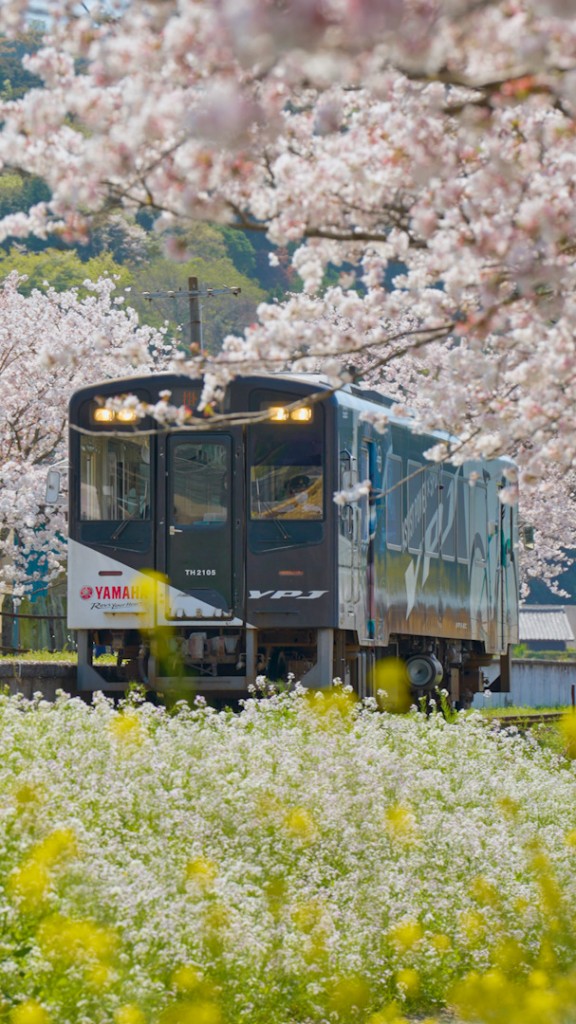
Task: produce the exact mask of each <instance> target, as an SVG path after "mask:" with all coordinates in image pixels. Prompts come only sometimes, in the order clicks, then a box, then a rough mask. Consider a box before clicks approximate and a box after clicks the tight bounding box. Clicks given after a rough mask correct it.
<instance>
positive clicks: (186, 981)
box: [172, 964, 203, 992]
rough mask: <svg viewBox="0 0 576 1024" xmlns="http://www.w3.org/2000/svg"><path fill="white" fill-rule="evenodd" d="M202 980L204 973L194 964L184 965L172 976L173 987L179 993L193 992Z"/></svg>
mask: <svg viewBox="0 0 576 1024" xmlns="http://www.w3.org/2000/svg"><path fill="white" fill-rule="evenodd" d="M202 980H203V979H202V973H201V971H200V970H199V969H198V967H196V966H195V965H194V964H182V965H181V966H180V967H177V968H176V970H175V971H174V973H173V975H172V985H173V986H174V988H175V989H176V990H177V991H178V992H193V991H194V989H197V988H198V987H199V986H200V985H201V984H202Z"/></svg>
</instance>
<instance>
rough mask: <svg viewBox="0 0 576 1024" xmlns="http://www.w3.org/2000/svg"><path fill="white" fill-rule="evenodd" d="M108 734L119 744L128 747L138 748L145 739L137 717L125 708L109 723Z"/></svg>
mask: <svg viewBox="0 0 576 1024" xmlns="http://www.w3.org/2000/svg"><path fill="white" fill-rule="evenodd" d="M110 732H111V733H112V735H113V737H114V739H115V740H118V742H119V743H120V744H125V745H127V746H130V747H134V746H140V744H141V743H142V742H143V740H144V737H145V730H144V727H143V725H142V722H141V721H140V718H139V716H138V715H137V714H136V712H135V711H133V710H132V709H131V708H125V709H124V710H123V711H122V712H121V713H119V714H117V715H116V716H115V718H113V719H112V721H111V722H110Z"/></svg>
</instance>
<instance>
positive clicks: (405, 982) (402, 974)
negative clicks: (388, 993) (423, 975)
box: [396, 967, 420, 998]
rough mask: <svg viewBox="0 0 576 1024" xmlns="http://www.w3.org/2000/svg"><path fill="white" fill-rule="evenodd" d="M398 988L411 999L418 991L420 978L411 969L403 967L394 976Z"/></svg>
mask: <svg viewBox="0 0 576 1024" xmlns="http://www.w3.org/2000/svg"><path fill="white" fill-rule="evenodd" d="M396 981H397V983H398V987H399V988H401V989H403V990H404V992H405V993H406V995H407V996H409V997H410V998H413V997H414V996H415V995H417V994H418V992H419V990H420V976H419V974H418V971H416V970H414V968H413V967H404V968H402V970H401V971H398V974H397V975H396Z"/></svg>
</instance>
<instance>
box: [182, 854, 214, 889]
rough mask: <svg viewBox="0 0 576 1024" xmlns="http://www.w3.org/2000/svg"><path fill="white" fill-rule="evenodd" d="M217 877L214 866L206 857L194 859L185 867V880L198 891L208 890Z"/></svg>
mask: <svg viewBox="0 0 576 1024" xmlns="http://www.w3.org/2000/svg"><path fill="white" fill-rule="evenodd" d="M217 875H218V868H217V866H216V864H215V863H214V861H211V860H208V858H207V857H195V858H194V859H193V860H191V861H188V864H187V865H186V878H187V879H188V881H190V882H193V883H194V885H196V886H197V887H198V888H199V889H209V888H210V887H211V886H212V884H213V882H214V879H215V878H216V877H217Z"/></svg>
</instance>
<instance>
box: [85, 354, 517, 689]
mask: <svg viewBox="0 0 576 1024" xmlns="http://www.w3.org/2000/svg"><path fill="white" fill-rule="evenodd" d="M202 387H203V382H202V381H201V380H193V379H191V378H190V377H187V376H184V375H179V374H170V373H162V374H157V375H150V376H145V377H134V378H124V379H119V380H108V381H105V382H102V383H99V384H95V385H90V386H88V387H84V388H82V389H80V390H78V391H76V392H75V394H74V395H73V396H72V398H71V402H70V411H69V423H70V456H69V465H70V507H69V559H68V602H67V605H68V626H69V628H70V629H71V630H73V631H75V633H76V639H77V648H78V689H79V690H80V691H94V690H102V691H104V692H111V693H114V692H115V691H121V690H124V689H126V687H127V685H128V683H129V682H141V683H142V684H143V685H145V686H146V688H147V690H148V691H150V692H153V693H158V694H162V693H165V692H166V691H169V690H170V689H174V688H176V689H178V691H179V692H185V693H188V692H189V693H191V694H192V693H193V694H196V695H201V696H204V697H205V698H206V699H207V700H211V699H214V700H215V701H227V700H237V699H240V698H242V697H244V696H246V694H248V693H249V692H252V691H253V688H254V686H255V685H256V684H257V682H258V681H259V679H260V678H261V677H263V678H265V679H268V680H276V681H283V682H288V683H290V682H299V683H301V684H302V685H303V686H304V687H306V688H312V689H314V688H327V687H330V686H331V685H332V684H333V681H334V680H335V679H339V680H341V681H342V683H344V684H346V685H349V686H352V687H353V689H354V690H355V691H356V692H357V693H358V694H359V696H360V697H366V696H368V695H370V693H372V692H373V688H374V682H373V680H374V667H375V665H376V664H377V663H378V662H380V661H381V660H382V659H384V658H389V657H393V658H395V659H400V661H401V662H402V663H404V664H405V666H406V672H407V674H408V678H409V680H410V685H411V688H412V692H413V694H415V695H416V696H418V695H423V694H427V693H430V692H432V690H434V689H436V688H437V687H443V688H444V687H445V688H446V690H447V691H448V693H449V694H450V698H451V700H453V701H454V702H455V703H456V704H459V706H461V705H462V706H463V705H465V704H466V702H467V701H468V702H469V701H470V700H471V695H472V694H473V693H474V692H476V691H477V690H479V689H481V687H482V668H483V666H485V665H487V664H488V663H490V662H493V661H494V659H500V666H501V673H500V679H501V687H502V689H506V688H507V683H506V680H507V678H508V676H507V665H508V656H509V650H510V646H511V645H512V644H514V643H516V642H517V639H518V604H519V597H518V595H519V585H518V562H517V533H518V529H517V510H516V508H515V507H514V506H513V505H510V504H507V503H504V502H502V501H501V500H500V496H499V495H500V491H501V489H502V488H503V487H505V486H506V482H507V481H506V473H507V471H508V470H509V469H510V467H511V463H510V462H509V461H508V460H507V459H505V458H495V459H490V460H486V461H483V460H471V461H468V462H465V463H463V464H461V465H455V464H451V463H448V462H443V463H436V462H434V461H430V460H429V459H428V458H427V457H426V453H427V451H429V450H430V449H431V448H432V447H433V446H434V445H436V444H438V443H439V441H440V440H445V439H446V438H445V436H444V435H440V434H435V433H427V434H426V433H418V432H416V431H415V429H414V427H413V425H412V423H411V421H410V420H409V419H408V418H406V417H405V416H402V415H400V414H399V413H398V411H397V403H395V402H394V401H393V400H392V399H390V398H387V397H386V396H384V395H381V394H380V393H378V392H376V391H374V390H371V389H370V388H368V387H363V386H362V384H353V383H350V384H345V385H343V386H341V387H339V388H336V389H335V388H334V387H333V386H332V384H331V382H330V381H329V380H328V379H327V378H325V377H323V376H322V375H321V374H316V375H308V374H301V375H299V374H291V373H278V374H270V375H268V374H262V375H253V376H246V377H238V378H236V379H235V380H233V381H231V382H230V383H229V384H228V386H227V388H226V390H225V394H224V397H223V399H222V400H221V402H220V404H219V405H218V407H214V406H213V407H212V408H210V409H208V410H204V411H201V407H200V402H201V395H202ZM128 395H130V396H133V399H132V400H131V401H132V404H130V401H126V400H124V396H128ZM135 402H138V403H144V405H141V406H139V408H140V409H141V410H142V409H144V410H147V409H149V408H150V407H154V406H158V405H159V406H160V408H162V403H167V402H169V403H170V404H171V405H172V406H175V407H178V408H181V409H185V410H187V413H186V415H185V416H184V417H183V418H182V420H181V422H180V424H179V425H176V426H171V427H169V428H168V427H163V426H162V425H159V422H158V420H157V418H152V417H151V416H150V415H145V416H144V417H143V418H142V417H140V418H139V417H138V415H137V412H138V407H136V406H135ZM208 413H210V415H208ZM335 496H336V499H335ZM99 649H106V650H108V651H109V652H113V653H114V659H112V663H109V664H101V659H100V660H98V659H95V658H94V652H95V651H98V650H99ZM110 661H111V659H108V662H110Z"/></svg>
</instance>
